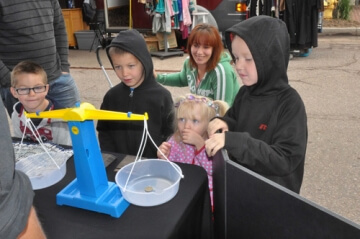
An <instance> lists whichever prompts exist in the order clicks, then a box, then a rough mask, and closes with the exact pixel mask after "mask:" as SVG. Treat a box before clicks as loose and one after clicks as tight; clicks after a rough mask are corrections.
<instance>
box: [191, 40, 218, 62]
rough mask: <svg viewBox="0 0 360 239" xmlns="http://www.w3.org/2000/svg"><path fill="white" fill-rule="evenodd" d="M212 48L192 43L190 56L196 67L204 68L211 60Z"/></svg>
mask: <svg viewBox="0 0 360 239" xmlns="http://www.w3.org/2000/svg"><path fill="white" fill-rule="evenodd" d="M212 52H213V47H212V46H208V45H205V44H202V43H194V44H193V45H191V55H192V56H193V58H194V60H195V62H196V64H197V65H198V66H201V65H203V66H206V65H207V62H208V61H209V59H210V58H211V55H212Z"/></svg>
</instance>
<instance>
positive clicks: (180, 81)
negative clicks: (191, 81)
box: [156, 59, 189, 87]
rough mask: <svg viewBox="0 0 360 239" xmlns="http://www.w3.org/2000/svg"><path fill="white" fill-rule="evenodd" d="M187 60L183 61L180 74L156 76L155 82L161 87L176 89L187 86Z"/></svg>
mask: <svg viewBox="0 0 360 239" xmlns="http://www.w3.org/2000/svg"><path fill="white" fill-rule="evenodd" d="M188 62H189V60H188V59H186V60H185V61H184V65H183V68H182V69H181V71H180V72H176V73H170V74H158V75H157V78H156V81H157V82H159V83H160V84H162V85H167V86H178V87H185V86H188V81H187V77H186V75H187V72H188V65H189V63H188Z"/></svg>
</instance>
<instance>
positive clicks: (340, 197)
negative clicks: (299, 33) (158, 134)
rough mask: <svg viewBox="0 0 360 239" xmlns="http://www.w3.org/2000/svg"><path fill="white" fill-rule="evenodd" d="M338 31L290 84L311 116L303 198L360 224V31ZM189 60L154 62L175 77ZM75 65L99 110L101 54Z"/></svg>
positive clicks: (83, 56) (78, 58)
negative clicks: (98, 56)
mask: <svg viewBox="0 0 360 239" xmlns="http://www.w3.org/2000/svg"><path fill="white" fill-rule="evenodd" d="M337 31H339V32H341V33H344V31H345V34H340V35H337V34H336V30H332V31H331V32H329V31H327V29H324V33H322V34H319V46H318V47H317V48H314V49H313V51H312V53H311V54H310V55H309V56H308V57H295V58H293V59H292V60H291V61H290V64H289V69H288V73H289V80H290V84H291V85H292V86H293V87H294V88H295V89H297V90H298V91H299V93H300V95H301V96H302V98H303V100H304V102H305V105H306V109H307V115H308V128H309V129H308V130H309V139H308V149H307V156H306V164H305V176H304V182H303V187H302V190H301V193H300V195H301V196H303V197H305V198H307V199H309V200H311V201H313V202H315V203H316V204H318V205H321V206H323V207H325V208H327V209H329V210H331V211H333V212H334V213H336V214H339V215H340V216H342V217H345V218H347V219H349V220H351V221H353V222H355V223H357V224H360V151H359V143H360V107H359V105H360V37H359V34H358V33H359V30H358V29H355V30H354V29H351V34H347V33H346V30H344V29H338V30H337ZM326 32H327V33H326ZM354 32H355V34H354ZM356 32H357V33H356ZM332 34H335V35H333V36H331V35H332ZM186 57H187V54H184V56H182V57H180V56H173V57H169V58H166V59H164V60H160V59H159V58H157V57H153V62H154V66H155V69H156V70H157V71H158V72H174V71H178V70H180V69H181V67H182V63H183V61H184V59H185V58H186ZM100 58H101V59H102V62H103V65H104V67H105V72H106V73H107V74H108V75H109V78H110V79H111V81H112V83H113V84H117V83H118V82H119V80H118V79H117V77H116V75H115V74H114V72H113V70H112V69H111V67H110V63H109V61H108V60H107V57H106V55H105V52H104V50H100ZM69 61H70V63H71V74H72V75H73V77H74V78H75V79H76V82H77V85H78V88H79V89H80V92H81V99H82V102H89V103H92V104H93V105H94V106H95V107H96V108H99V106H100V104H101V101H102V98H103V96H104V94H105V93H106V91H107V90H108V89H109V84H108V81H107V79H106V77H105V74H104V71H102V70H101V68H100V65H99V64H98V62H97V60H96V54H95V53H94V51H92V52H89V51H85V50H76V49H70V59H69ZM167 88H168V89H169V90H170V91H171V92H172V94H173V96H174V97H176V96H177V95H180V94H184V93H187V92H188V89H187V88H173V87H167Z"/></svg>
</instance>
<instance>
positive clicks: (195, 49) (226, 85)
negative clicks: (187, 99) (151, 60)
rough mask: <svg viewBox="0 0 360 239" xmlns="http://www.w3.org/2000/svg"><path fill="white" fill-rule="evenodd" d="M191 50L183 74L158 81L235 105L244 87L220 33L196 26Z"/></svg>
mask: <svg viewBox="0 0 360 239" xmlns="http://www.w3.org/2000/svg"><path fill="white" fill-rule="evenodd" d="M187 50H188V52H189V57H188V58H186V60H185V62H184V65H183V68H182V70H181V71H180V72H177V73H171V74H156V73H155V77H156V80H157V81H158V82H159V83H161V84H163V85H167V86H180V87H184V86H189V88H190V93H192V94H196V95H201V96H205V97H208V98H210V99H213V100H222V101H226V102H227V103H228V104H229V105H230V106H231V105H232V103H233V101H234V98H235V96H236V94H237V92H238V90H239V88H240V86H239V82H238V80H237V76H236V73H235V71H234V69H233V67H232V66H231V57H230V55H229V54H228V53H226V52H224V47H223V43H222V40H221V37H220V33H219V31H218V30H217V29H216V28H215V27H214V26H212V25H210V24H207V23H202V24H198V25H196V26H195V27H194V29H193V30H191V33H190V35H189V38H188V43H187Z"/></svg>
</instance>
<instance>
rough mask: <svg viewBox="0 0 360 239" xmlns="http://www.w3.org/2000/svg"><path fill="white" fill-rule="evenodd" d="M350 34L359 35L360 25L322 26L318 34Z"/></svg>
mask: <svg viewBox="0 0 360 239" xmlns="http://www.w3.org/2000/svg"><path fill="white" fill-rule="evenodd" d="M331 35H352V36H360V27H323V28H322V32H321V33H319V36H331Z"/></svg>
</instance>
